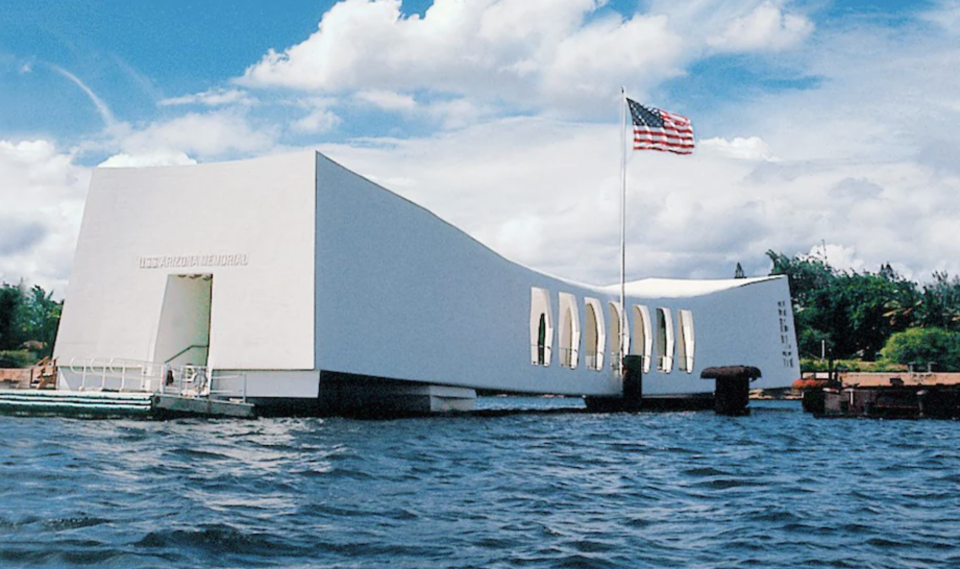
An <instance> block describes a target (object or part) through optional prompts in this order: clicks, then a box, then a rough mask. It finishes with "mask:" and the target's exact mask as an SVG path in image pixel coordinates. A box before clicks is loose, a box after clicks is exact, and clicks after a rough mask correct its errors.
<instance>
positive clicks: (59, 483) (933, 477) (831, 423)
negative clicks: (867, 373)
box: [0, 398, 960, 569]
mask: <svg viewBox="0 0 960 569" xmlns="http://www.w3.org/2000/svg"><path fill="white" fill-rule="evenodd" d="M481 404H482V405H483V406H485V407H487V408H526V409H533V410H536V409H543V408H558V407H564V406H579V405H580V404H579V401H577V400H573V399H503V398H492V399H483V400H481ZM752 407H753V414H752V415H751V416H749V417H738V418H728V417H717V416H715V415H713V414H712V413H709V412H682V413H680V412H678V413H658V414H652V413H650V414H609V415H603V414H589V413H584V412H580V413H536V412H532V413H518V414H504V415H502V416H470V417H435V418H424V419H402V420H384V421H359V420H350V419H339V418H332V419H262V420H254V421H233V420H195V419H187V420H175V421H166V422H151V421H133V420H76V419H65V418H15V417H0V567H58V568H59V567H75V566H85V567H123V568H137V567H163V568H166V567H169V568H186V567H364V568H367V567H388V568H390V569H403V568H418V569H419V568H433V567H478V568H480V567H483V568H488V567H529V568H541V567H542V568H554V567H556V568H575V567H597V568H607V567H610V568H613V567H623V568H642V567H657V568H659V567H699V568H710V569H716V568H720V567H765V568H766V567H787V566H790V567H851V568H853V567H855V568H877V567H890V568H902V567H914V568H915V567H937V568H940V567H960V452H958V442H960V422H952V421H874V420H817V419H814V418H812V417H810V416H809V415H805V414H804V413H802V412H801V410H800V406H799V404H798V403H794V402H754V403H753V404H752Z"/></svg>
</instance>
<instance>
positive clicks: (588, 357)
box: [583, 352, 603, 369]
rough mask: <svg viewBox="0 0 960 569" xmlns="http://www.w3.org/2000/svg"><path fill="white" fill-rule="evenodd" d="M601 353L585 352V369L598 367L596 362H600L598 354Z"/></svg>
mask: <svg viewBox="0 0 960 569" xmlns="http://www.w3.org/2000/svg"><path fill="white" fill-rule="evenodd" d="M602 355H603V354H599V353H597V352H586V353H585V354H584V355H583V361H584V365H586V366H587V369H600V367H599V366H598V365H597V364H598V363H599V362H600V356H602Z"/></svg>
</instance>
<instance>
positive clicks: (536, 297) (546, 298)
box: [530, 287, 553, 366]
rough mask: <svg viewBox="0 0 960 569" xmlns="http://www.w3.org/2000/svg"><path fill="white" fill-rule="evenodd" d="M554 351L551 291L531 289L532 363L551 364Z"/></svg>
mask: <svg viewBox="0 0 960 569" xmlns="http://www.w3.org/2000/svg"><path fill="white" fill-rule="evenodd" d="M552 351H553V311H552V310H551V308H550V291H548V290H546V289H542V288H536V287H532V288H531V289H530V363H532V364H533V365H541V366H548V365H550V356H551V352H552Z"/></svg>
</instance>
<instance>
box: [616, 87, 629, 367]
mask: <svg viewBox="0 0 960 569" xmlns="http://www.w3.org/2000/svg"><path fill="white" fill-rule="evenodd" d="M626 143H627V90H626V88H624V87H620V314H619V318H620V356H619V359H620V361H618V362H617V370H619V372H620V377H621V379H622V378H623V358H624V357H625V356H626V351H627V347H626V345H625V344H626V327H627V308H626V305H625V304H624V303H625V300H624V297H625V296H626V288H627V284H626V265H627V241H626V232H627V147H626Z"/></svg>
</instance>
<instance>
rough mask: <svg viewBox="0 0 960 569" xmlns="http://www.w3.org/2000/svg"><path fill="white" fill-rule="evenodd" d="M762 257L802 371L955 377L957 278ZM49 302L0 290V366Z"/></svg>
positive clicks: (42, 348) (26, 356) (21, 350)
mask: <svg viewBox="0 0 960 569" xmlns="http://www.w3.org/2000/svg"><path fill="white" fill-rule="evenodd" d="M767 257H768V258H769V259H770V261H771V263H772V268H771V270H770V273H769V274H771V275H786V276H787V278H788V279H789V282H790V292H791V295H792V298H793V316H794V325H795V327H796V333H797V343H798V348H799V353H800V357H801V359H800V365H801V371H803V372H817V371H820V372H823V371H838V370H841V371H863V372H886V371H907V370H908V369H910V368H913V369H916V370H918V371H921V370H927V369H930V370H932V371H960V277H958V276H953V277H951V276H950V275H948V274H947V273H945V272H934V273H933V275H932V279H931V281H929V282H926V283H923V284H919V283H916V282H913V281H910V280H907V279H905V278H903V277H902V276H901V275H900V274H898V273H897V271H895V270H894V269H893V268H892V267H891V266H890V264H889V263H887V264H885V265H882V266H881V267H879V269H878V270H877V272H875V273H874V272H869V271H864V272H856V271H847V270H841V269H837V268H834V267H832V266H831V265H830V264H829V263H828V262H827V260H826V259H824V258H821V257H819V256H816V255H795V256H793V257H788V256H787V255H784V254H783V253H777V252H775V251H773V250H770V251H767ZM736 276H738V277H739V276H743V274H742V271H741V270H740V269H739V265H738V267H737V272H736ZM52 296H53V293H52V292H50V293H48V292H46V291H45V290H44V289H43V288H42V287H40V286H39V285H34V286H32V287H29V286H28V285H27V284H26V283H24V282H23V281H21V282H20V283H19V284H17V285H12V284H7V283H2V284H0V368H23V367H30V366H33V365H35V364H36V363H37V362H38V361H40V360H42V359H43V358H45V357H49V356H51V355H52V353H53V343H54V340H55V339H56V335H57V326H58V325H59V322H60V313H61V310H62V309H63V301H57V300H53V298H52Z"/></svg>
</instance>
